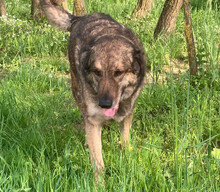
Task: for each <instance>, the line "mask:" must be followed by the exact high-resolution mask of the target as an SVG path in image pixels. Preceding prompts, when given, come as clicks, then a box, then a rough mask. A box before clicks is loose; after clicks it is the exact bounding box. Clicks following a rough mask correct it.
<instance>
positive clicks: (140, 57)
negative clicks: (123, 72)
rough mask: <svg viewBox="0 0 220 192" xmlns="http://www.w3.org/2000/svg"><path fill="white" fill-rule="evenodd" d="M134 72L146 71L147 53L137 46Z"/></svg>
mask: <svg viewBox="0 0 220 192" xmlns="http://www.w3.org/2000/svg"><path fill="white" fill-rule="evenodd" d="M132 69H133V73H135V74H139V73H141V72H144V71H145V55H144V53H143V51H142V50H140V49H138V48H135V49H134V52H133V63H132Z"/></svg>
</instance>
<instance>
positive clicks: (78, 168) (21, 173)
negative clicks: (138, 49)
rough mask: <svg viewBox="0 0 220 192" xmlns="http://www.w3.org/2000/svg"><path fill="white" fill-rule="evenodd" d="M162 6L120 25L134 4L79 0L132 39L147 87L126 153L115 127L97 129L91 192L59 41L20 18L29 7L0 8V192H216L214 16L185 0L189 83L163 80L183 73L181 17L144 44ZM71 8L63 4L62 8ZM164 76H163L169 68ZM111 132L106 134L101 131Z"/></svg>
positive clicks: (219, 111) (183, 78) (218, 83)
mask: <svg viewBox="0 0 220 192" xmlns="http://www.w3.org/2000/svg"><path fill="white" fill-rule="evenodd" d="M163 2H164V1H162V0H155V6H154V9H153V10H152V14H151V15H150V16H149V17H147V18H144V19H139V20H137V19H133V18H131V17H130V15H131V13H132V10H133V8H134V7H135V4H136V1H134V0H130V1H125V0H121V1H119V0H111V1H108V3H106V1H100V0H92V1H86V6H87V12H89V13H90V12H105V13H108V14H111V15H112V16H113V17H114V18H115V19H117V20H118V21H120V22H121V23H124V24H126V25H127V26H129V27H130V28H132V29H133V31H135V33H136V34H137V35H138V36H139V37H140V38H141V39H142V42H143V45H144V47H145V50H146V53H147V58H148V63H147V65H148V66H151V70H152V73H151V74H150V75H148V77H149V76H152V77H153V82H154V83H151V84H150V83H147V85H146V86H145V88H144V90H143V92H142V94H141V96H140V97H139V99H138V101H137V106H136V110H135V115H134V120H133V125H132V129H131V141H130V147H129V148H128V149H125V150H121V147H120V134H119V130H118V125H117V124H112V125H111V126H110V127H109V128H105V129H103V132H102V135H103V140H102V143H103V156H104V162H105V166H106V169H105V176H104V180H105V187H104V188H103V186H95V183H94V177H93V169H92V166H91V163H90V159H89V151H88V149H87V148H85V147H84V143H85V137H84V131H83V130H81V129H79V124H80V123H81V122H82V117H81V115H80V112H79V110H78V109H77V107H76V104H75V102H74V100H73V97H72V93H71V88H70V83H69V68H68V60H67V51H66V50H67V48H66V47H67V40H68V33H66V32H62V31H59V30H57V29H54V28H53V27H51V26H50V25H48V23H47V21H46V20H42V21H32V20H30V3H29V2H27V1H25V0H15V1H12V0H9V1H7V2H6V8H7V11H8V13H9V18H8V20H7V21H5V20H4V19H0V191H2V192H6V191H13V192H23V191H31V192H32V191H38V192H42V191H45V192H48V191H60V192H64V191H120V192H121V191H124V192H127V191H135V192H136V191H137V192H138V191H140V192H142V191H149V192H151V191H210V192H213V191H220V159H218V157H217V156H214V155H213V153H212V150H213V148H217V144H216V143H217V141H219V140H220V135H219V134H220V102H219V101H220V77H219V69H220V54H219V53H220V51H219V45H220V15H219V7H218V6H219V4H217V3H218V2H217V1H216V0H213V1H211V2H210V1H205V0H204V1H198V0H194V1H192V19H193V28H194V37H195V42H196V49H197V59H198V61H199V75H198V77H196V78H195V79H194V82H195V86H194V87H192V86H191V83H190V82H191V80H192V79H190V77H189V74H188V72H186V73H182V74H179V75H174V74H173V73H172V72H171V73H170V74H169V75H167V77H166V78H165V79H164V81H163V83H161V82H159V80H158V79H159V76H160V75H164V74H165V72H164V67H165V66H166V67H168V68H169V67H170V69H172V66H171V65H170V63H173V62H176V63H177V62H178V61H179V60H181V61H182V62H183V65H186V66H187V50H186V44H185V39H184V28H183V24H184V22H183V13H182V12H181V13H180V15H179V17H178V21H177V26H176V31H175V34H174V35H172V36H171V37H170V39H165V38H163V37H161V38H159V40H157V41H156V42H155V41H153V30H154V28H155V26H156V23H157V20H158V17H159V15H160V12H161V9H162V6H163ZM69 4H71V1H70V2H69ZM171 71H172V70H171ZM110 130H111V131H110Z"/></svg>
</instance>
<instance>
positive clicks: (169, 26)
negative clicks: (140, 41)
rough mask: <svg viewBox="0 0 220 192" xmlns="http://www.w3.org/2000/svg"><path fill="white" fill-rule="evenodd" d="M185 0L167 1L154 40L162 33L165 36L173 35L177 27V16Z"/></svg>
mask: <svg viewBox="0 0 220 192" xmlns="http://www.w3.org/2000/svg"><path fill="white" fill-rule="evenodd" d="M182 4H183V0H166V1H165V3H164V7H163V11H162V13H161V15H160V18H159V20H158V22H157V26H156V28H155V31H154V39H157V37H158V35H159V34H160V33H163V34H165V35H169V34H171V33H172V32H173V31H174V29H175V25H176V20H177V16H178V14H179V11H180V8H181V7H182Z"/></svg>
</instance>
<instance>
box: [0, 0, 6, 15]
mask: <svg viewBox="0 0 220 192" xmlns="http://www.w3.org/2000/svg"><path fill="white" fill-rule="evenodd" d="M4 15H7V12H6V9H5V2H4V0H0V16H4Z"/></svg>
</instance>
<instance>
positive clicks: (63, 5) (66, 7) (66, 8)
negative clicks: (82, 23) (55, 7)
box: [61, 0, 69, 11]
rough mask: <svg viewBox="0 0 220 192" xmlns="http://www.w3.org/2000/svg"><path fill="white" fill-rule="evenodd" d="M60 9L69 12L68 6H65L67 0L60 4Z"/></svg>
mask: <svg viewBox="0 0 220 192" xmlns="http://www.w3.org/2000/svg"><path fill="white" fill-rule="evenodd" d="M61 5H62V7H63V8H64V9H65V10H66V11H69V9H68V4H67V0H65V1H64V2H62V3H61Z"/></svg>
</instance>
